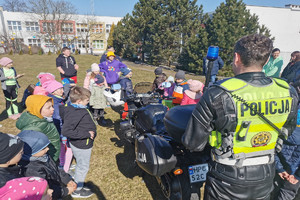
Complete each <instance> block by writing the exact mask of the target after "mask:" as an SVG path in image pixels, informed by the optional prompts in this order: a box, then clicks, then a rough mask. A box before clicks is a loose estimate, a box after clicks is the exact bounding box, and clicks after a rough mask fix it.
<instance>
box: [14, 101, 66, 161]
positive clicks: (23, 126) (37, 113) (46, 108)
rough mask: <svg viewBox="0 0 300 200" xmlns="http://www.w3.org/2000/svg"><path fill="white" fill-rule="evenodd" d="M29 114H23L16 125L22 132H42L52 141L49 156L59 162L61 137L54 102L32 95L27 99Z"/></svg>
mask: <svg viewBox="0 0 300 200" xmlns="http://www.w3.org/2000/svg"><path fill="white" fill-rule="evenodd" d="M25 104H26V107H27V112H23V113H22V115H21V117H20V118H19V120H18V121H17V123H16V126H17V128H18V129H20V130H21V131H24V130H33V131H38V132H42V133H44V134H45V135H47V137H48V138H49V140H50V144H49V155H50V157H51V158H52V159H53V160H54V161H55V162H57V161H58V158H59V153H60V136H59V133H58V131H57V129H56V127H55V125H54V123H53V119H52V115H53V112H54V109H53V100H52V98H50V97H47V96H44V95H30V96H29V97H28V98H27V99H26V102H25Z"/></svg>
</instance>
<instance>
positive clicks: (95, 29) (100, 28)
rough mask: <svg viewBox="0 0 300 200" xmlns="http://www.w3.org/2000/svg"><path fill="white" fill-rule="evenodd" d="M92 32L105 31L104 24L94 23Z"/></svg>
mask: <svg viewBox="0 0 300 200" xmlns="http://www.w3.org/2000/svg"><path fill="white" fill-rule="evenodd" d="M92 33H103V24H93V25H92Z"/></svg>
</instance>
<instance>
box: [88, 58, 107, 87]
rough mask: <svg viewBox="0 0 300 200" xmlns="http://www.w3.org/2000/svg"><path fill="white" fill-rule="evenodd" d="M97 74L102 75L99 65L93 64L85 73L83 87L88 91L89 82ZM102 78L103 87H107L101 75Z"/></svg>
mask: <svg viewBox="0 0 300 200" xmlns="http://www.w3.org/2000/svg"><path fill="white" fill-rule="evenodd" d="M97 74H100V75H102V73H100V68H99V65H98V64H97V63H93V64H92V65H91V69H90V70H87V71H86V76H85V79H84V82H83V87H84V88H86V89H88V90H90V80H93V79H94V78H95V76H96V75H97ZM102 77H103V78H104V85H105V87H108V85H107V82H106V79H105V77H104V76H103V75H102ZM90 91H91V90H90Z"/></svg>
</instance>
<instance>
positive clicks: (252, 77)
mask: <svg viewBox="0 0 300 200" xmlns="http://www.w3.org/2000/svg"><path fill="white" fill-rule="evenodd" d="M235 78H239V79H242V80H244V81H246V82H249V83H252V84H255V85H267V84H270V83H271V82H272V80H271V78H269V77H266V76H265V74H264V73H263V72H248V73H243V74H239V75H237V76H235ZM222 81H224V80H222ZM222 81H219V82H217V83H216V84H220V82H222ZM290 95H291V97H292V98H293V101H292V108H291V113H290V114H289V116H288V118H287V121H286V123H285V124H284V127H285V128H287V129H288V131H289V133H290V134H291V133H292V131H293V130H294V128H295V127H296V122H297V105H298V94H297V92H296V90H295V88H294V87H290ZM234 105H235V103H234V100H233V99H232V97H231V96H230V94H228V93H227V92H226V91H225V90H223V89H221V88H220V87H218V86H216V85H212V86H211V87H209V88H208V90H207V91H206V92H205V93H204V95H203V96H202V98H201V100H200V102H199V103H198V104H197V105H196V108H195V110H194V111H193V114H192V117H191V119H190V121H189V123H188V125H187V128H186V130H185V133H184V135H183V137H182V143H183V144H184V146H186V148H188V149H190V150H191V151H202V150H203V149H204V147H205V145H206V144H207V142H208V137H209V135H210V133H211V131H213V130H218V131H220V132H221V131H223V132H234V131H235V130H236V125H237V115H236V110H235V106H234Z"/></svg>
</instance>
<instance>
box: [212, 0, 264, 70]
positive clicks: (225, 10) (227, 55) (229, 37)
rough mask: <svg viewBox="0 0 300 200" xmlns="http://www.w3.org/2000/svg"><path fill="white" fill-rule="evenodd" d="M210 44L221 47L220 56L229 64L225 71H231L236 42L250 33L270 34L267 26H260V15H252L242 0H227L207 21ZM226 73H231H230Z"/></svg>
mask: <svg viewBox="0 0 300 200" xmlns="http://www.w3.org/2000/svg"><path fill="white" fill-rule="evenodd" d="M207 31H208V33H209V44H210V45H216V46H219V47H220V56H221V57H222V59H223V60H224V62H225V63H226V64H227V66H226V67H225V71H228V72H231V66H229V64H230V63H231V62H232V58H233V49H234V44H235V42H236V41H237V40H238V39H239V38H241V37H243V36H245V35H249V34H253V33H261V34H265V35H266V36H270V35H269V34H270V32H269V31H268V29H267V28H266V27H265V26H260V25H259V23H258V17H257V16H256V15H251V14H250V12H249V10H247V9H246V5H245V4H244V3H243V1H242V0H226V1H225V3H221V4H220V6H219V7H217V9H216V10H215V13H214V14H213V16H212V18H211V19H209V20H208V22H207ZM225 75H229V74H228V73H227V74H225Z"/></svg>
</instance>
